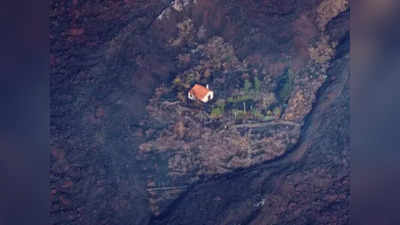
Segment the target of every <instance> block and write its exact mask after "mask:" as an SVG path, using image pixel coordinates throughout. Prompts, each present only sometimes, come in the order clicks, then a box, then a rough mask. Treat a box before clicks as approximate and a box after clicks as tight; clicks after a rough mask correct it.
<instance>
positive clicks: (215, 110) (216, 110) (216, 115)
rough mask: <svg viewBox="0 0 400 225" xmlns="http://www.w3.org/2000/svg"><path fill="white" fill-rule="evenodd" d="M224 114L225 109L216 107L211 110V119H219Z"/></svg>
mask: <svg viewBox="0 0 400 225" xmlns="http://www.w3.org/2000/svg"><path fill="white" fill-rule="evenodd" d="M223 114H224V109H223V108H221V107H214V108H212V110H211V115H210V116H211V118H219V117H221V116H222V115H223Z"/></svg>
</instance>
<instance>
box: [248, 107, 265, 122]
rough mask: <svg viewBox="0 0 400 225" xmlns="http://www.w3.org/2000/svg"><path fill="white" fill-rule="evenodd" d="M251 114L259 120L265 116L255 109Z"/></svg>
mask: <svg viewBox="0 0 400 225" xmlns="http://www.w3.org/2000/svg"><path fill="white" fill-rule="evenodd" d="M251 113H252V114H253V116H254V118H256V119H258V120H261V119H263V118H264V115H263V114H262V113H261V112H260V111H258V110H257V109H253V110H252V111H251Z"/></svg>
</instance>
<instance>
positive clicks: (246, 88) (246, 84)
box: [243, 79, 251, 93]
mask: <svg viewBox="0 0 400 225" xmlns="http://www.w3.org/2000/svg"><path fill="white" fill-rule="evenodd" d="M250 89H251V83H250V81H249V80H248V79H246V80H244V87H243V91H244V92H245V93H248V92H249V91H250Z"/></svg>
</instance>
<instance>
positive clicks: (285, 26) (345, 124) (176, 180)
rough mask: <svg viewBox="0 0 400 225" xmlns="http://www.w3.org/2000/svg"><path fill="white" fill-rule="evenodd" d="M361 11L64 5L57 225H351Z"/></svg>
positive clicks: (58, 17)
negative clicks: (353, 20)
mask: <svg viewBox="0 0 400 225" xmlns="http://www.w3.org/2000/svg"><path fill="white" fill-rule="evenodd" d="M349 13H350V10H349V6H348V2H347V1H333V0H325V1H323V0H315V1H307V2H306V3H305V2H303V1H296V0H285V1H275V0H271V1H252V0H250V1H245V2H244V1H222V0H221V1H208V0H175V1H171V2H167V1H146V2H140V1H134V0H132V1H121V2H118V1H103V2H96V3H83V2H80V1H72V2H71V3H65V2H57V1H53V3H52V11H51V13H50V19H51V25H50V30H51V35H50V41H51V82H50V86H51V127H50V129H51V168H50V190H51V193H50V195H51V207H50V215H51V219H52V224H174V225H176V224H310V223H312V224H348V216H349V215H348V214H349V165H348V161H349V158H348V157H349V156H348V154H349V107H348V106H349V84H348V83H349V76H350V75H349ZM195 83H200V84H203V85H205V84H209V85H210V87H211V88H212V89H213V90H214V91H215V93H216V95H215V98H214V99H213V100H212V101H211V102H209V103H207V104H203V103H199V102H193V101H189V100H188V99H187V97H186V93H187V91H188V90H189V88H190V87H191V86H192V85H193V84H195Z"/></svg>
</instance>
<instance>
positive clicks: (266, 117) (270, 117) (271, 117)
mask: <svg viewBox="0 0 400 225" xmlns="http://www.w3.org/2000/svg"><path fill="white" fill-rule="evenodd" d="M274 119H275V117H273V116H264V121H270V120H274Z"/></svg>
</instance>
